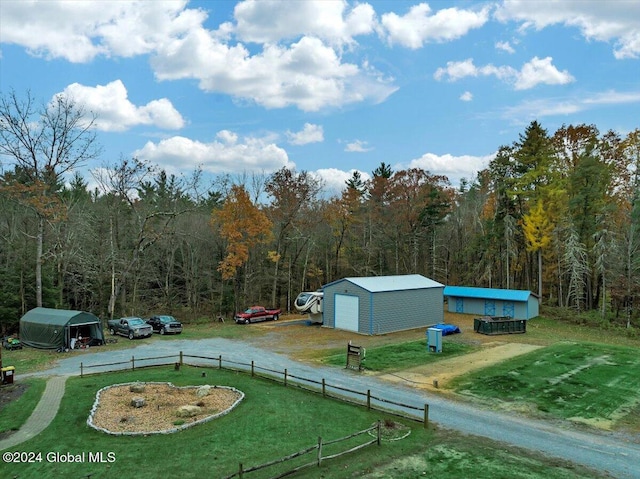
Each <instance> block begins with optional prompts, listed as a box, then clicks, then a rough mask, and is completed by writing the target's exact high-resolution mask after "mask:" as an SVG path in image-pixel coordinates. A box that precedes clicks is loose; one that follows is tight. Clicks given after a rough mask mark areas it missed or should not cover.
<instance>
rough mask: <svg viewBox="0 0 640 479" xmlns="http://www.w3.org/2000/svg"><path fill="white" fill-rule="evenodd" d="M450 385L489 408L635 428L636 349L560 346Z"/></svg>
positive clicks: (639, 358) (638, 397) (639, 392)
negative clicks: (517, 407) (497, 405)
mask: <svg viewBox="0 0 640 479" xmlns="http://www.w3.org/2000/svg"><path fill="white" fill-rule="evenodd" d="M452 386H453V387H454V389H455V390H456V391H457V392H458V393H460V394H464V395H470V396H474V397H476V398H484V399H488V400H489V402H492V403H494V404H495V401H496V400H497V401H501V402H502V403H503V404H505V403H506V406H507V407H511V406H513V405H514V404H515V405H518V404H520V405H523V406H524V405H533V406H534V408H533V409H529V410H530V412H534V413H535V412H536V411H537V412H540V413H543V414H547V415H550V416H553V417H557V418H562V419H569V420H572V421H578V422H584V423H586V424H592V425H597V426H598V427H604V428H607V429H609V428H615V427H616V425H617V423H618V422H620V424H621V425H623V426H624V427H625V428H626V427H629V426H630V425H632V424H635V425H636V426H635V428H638V426H640V422H639V421H638V420H637V419H634V418H637V416H638V412H639V411H640V407H639V406H640V355H639V354H638V349H637V348H629V347H623V346H614V345H604V344H596V343H573V342H560V343H557V344H554V345H551V346H548V347H546V348H543V349H540V350H537V351H535V352H533V353H529V354H526V355H523V356H520V357H517V358H514V359H512V360H509V361H505V362H502V363H500V364H498V365H495V366H492V367H490V368H485V369H482V370H480V371H477V372H474V373H470V374H468V375H465V376H462V377H459V378H457V379H454V380H453V382H452ZM525 409H526V408H525ZM629 415H632V416H633V417H632V418H628V417H627V416H629ZM638 429H640V428H638Z"/></svg>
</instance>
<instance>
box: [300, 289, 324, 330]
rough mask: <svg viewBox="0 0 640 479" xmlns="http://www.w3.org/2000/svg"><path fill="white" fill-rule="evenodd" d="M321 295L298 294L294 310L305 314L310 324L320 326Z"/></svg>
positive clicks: (315, 292)
mask: <svg viewBox="0 0 640 479" xmlns="http://www.w3.org/2000/svg"><path fill="white" fill-rule="evenodd" d="M322 295H323V293H322V291H312V292H303V293H300V294H299V295H298V297H297V298H296V301H295V306H296V309H297V310H298V311H300V312H301V313H307V314H308V315H309V318H310V319H311V322H313V323H320V324H322Z"/></svg>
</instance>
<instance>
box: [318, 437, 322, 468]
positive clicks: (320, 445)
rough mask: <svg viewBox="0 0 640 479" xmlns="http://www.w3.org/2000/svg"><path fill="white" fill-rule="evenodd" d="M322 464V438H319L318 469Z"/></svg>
mask: <svg viewBox="0 0 640 479" xmlns="http://www.w3.org/2000/svg"><path fill="white" fill-rule="evenodd" d="M320 464H322V437H320V436H318V467H320Z"/></svg>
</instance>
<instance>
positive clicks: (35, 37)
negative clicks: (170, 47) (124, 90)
mask: <svg viewBox="0 0 640 479" xmlns="http://www.w3.org/2000/svg"><path fill="white" fill-rule="evenodd" d="M186 3H187V2H186V0H167V1H162V2H138V1H124V0H123V1H118V2H68V1H62V0H48V1H46V2H38V3H37V5H34V2H31V1H14V2H2V15H0V31H1V32H2V42H3V43H13V44H17V45H22V46H24V47H25V48H27V49H28V50H29V51H30V52H31V53H32V54H33V55H38V56H44V57H47V58H64V59H66V60H68V61H70V62H74V63H83V62H88V61H91V60H92V59H94V58H95V57H96V56H105V57H110V56H122V57H132V56H135V55H142V54H147V53H150V52H152V51H154V50H155V49H156V48H157V45H158V44H159V43H162V42H164V41H165V39H166V38H167V37H179V36H182V35H184V34H185V33H186V32H188V31H190V30H191V29H192V28H194V27H197V26H198V25H200V24H201V23H202V22H203V21H204V20H205V18H206V14H205V13H204V12H203V11H201V10H197V9H185V5H186Z"/></svg>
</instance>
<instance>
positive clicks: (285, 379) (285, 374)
mask: <svg viewBox="0 0 640 479" xmlns="http://www.w3.org/2000/svg"><path fill="white" fill-rule="evenodd" d="M284 387H287V369H286V368H285V370H284Z"/></svg>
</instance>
